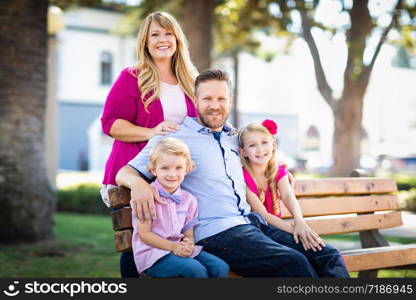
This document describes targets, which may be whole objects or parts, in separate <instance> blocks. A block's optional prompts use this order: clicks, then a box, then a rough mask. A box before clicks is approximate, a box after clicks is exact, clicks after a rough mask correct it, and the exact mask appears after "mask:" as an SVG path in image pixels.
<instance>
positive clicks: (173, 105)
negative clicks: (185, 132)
mask: <svg viewBox="0 0 416 300" xmlns="http://www.w3.org/2000/svg"><path fill="white" fill-rule="evenodd" d="M159 98H160V102H161V103H162V109H163V115H164V117H165V121H172V122H175V123H177V124H182V123H183V119H184V118H185V117H186V115H187V108H186V99H185V93H184V92H183V91H182V89H181V88H180V86H179V84H176V85H172V84H168V83H166V82H162V81H161V82H160V95H159Z"/></svg>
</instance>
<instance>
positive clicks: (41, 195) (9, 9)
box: [0, 0, 55, 243]
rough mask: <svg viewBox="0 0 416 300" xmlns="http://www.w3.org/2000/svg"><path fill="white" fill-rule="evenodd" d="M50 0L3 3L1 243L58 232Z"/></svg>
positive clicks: (0, 24)
mask: <svg viewBox="0 0 416 300" xmlns="http://www.w3.org/2000/svg"><path fill="white" fill-rule="evenodd" d="M47 10H48V0H40V1H32V0H19V1H2V4H1V5H0V45H1V47H0V58H1V62H0V72H1V73H0V83H1V87H0V101H1V106H0V207H1V210H0V243H11V242H17V241H25V242H30V241H37V240H42V239H46V238H50V237H52V224H53V221H52V213H53V210H54V205H55V199H54V196H53V192H52V189H51V187H50V185H49V183H48V179H47V176H46V168H45V158H44V118H45V106H46V83H47V79H46V70H47V69H46V66H47V65H46V58H47V26H46V24H47Z"/></svg>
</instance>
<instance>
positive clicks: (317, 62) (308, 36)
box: [296, 0, 336, 109]
mask: <svg viewBox="0 0 416 300" xmlns="http://www.w3.org/2000/svg"><path fill="white" fill-rule="evenodd" d="M296 8H297V9H298V11H299V13H300V15H301V19H302V29H303V38H304V39H305V41H306V43H307V44H308V47H309V50H310V52H311V55H312V59H313V64H314V68H315V77H316V81H317V84H318V90H319V92H320V93H321V95H322V97H323V98H324V99H325V101H326V102H327V103H328V105H329V106H330V107H331V108H332V109H334V108H335V103H336V102H335V100H334V98H333V97H332V89H331V87H330V86H329V84H328V80H327V79H326V76H325V72H324V69H323V67H322V63H321V59H320V56H319V51H318V48H317V46H316V43H315V40H314V38H313V36H312V33H311V28H312V26H311V22H310V20H309V17H308V15H307V12H306V8H305V3H304V1H301V0H296Z"/></svg>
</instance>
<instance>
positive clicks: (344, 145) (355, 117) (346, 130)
mask: <svg viewBox="0 0 416 300" xmlns="http://www.w3.org/2000/svg"><path fill="white" fill-rule="evenodd" d="M363 97H364V94H362V95H361V96H360V95H344V96H343V97H342V98H341V99H340V100H338V102H337V105H336V107H335V109H334V111H333V112H334V136H333V146H332V151H333V158H334V164H333V166H332V169H331V174H332V175H333V176H349V174H350V173H351V171H352V170H353V169H356V168H359V165H360V153H361V133H362V128H361V121H362V118H363V112H362V110H363Z"/></svg>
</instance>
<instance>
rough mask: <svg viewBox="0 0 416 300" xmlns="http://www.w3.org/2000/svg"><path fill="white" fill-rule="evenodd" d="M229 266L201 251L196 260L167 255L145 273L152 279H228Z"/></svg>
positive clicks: (171, 254)
mask: <svg viewBox="0 0 416 300" xmlns="http://www.w3.org/2000/svg"><path fill="white" fill-rule="evenodd" d="M229 271H230V268H229V266H228V265H227V263H226V262H224V261H223V260H222V259H221V258H218V257H216V256H215V255H212V254H210V253H208V252H205V251H201V252H200V253H199V254H198V255H197V256H195V257H194V258H192V257H179V256H176V255H175V254H173V253H169V254H168V255H165V256H164V257H162V258H161V259H159V260H158V261H157V262H156V263H155V264H154V265H153V266H151V267H150V268H149V269H147V270H146V271H145V273H146V274H147V275H149V276H151V277H185V278H207V277H217V278H221V277H227V276H228V273H229Z"/></svg>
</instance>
